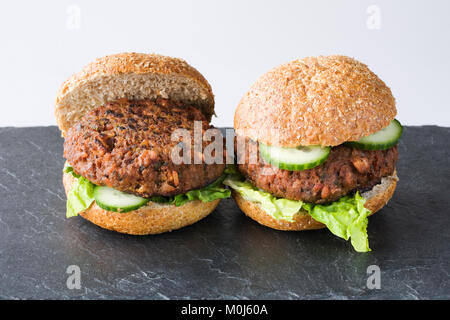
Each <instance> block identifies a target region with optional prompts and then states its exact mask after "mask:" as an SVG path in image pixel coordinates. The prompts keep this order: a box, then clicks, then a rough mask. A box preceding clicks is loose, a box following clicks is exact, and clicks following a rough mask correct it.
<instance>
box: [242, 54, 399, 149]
mask: <svg viewBox="0 0 450 320" xmlns="http://www.w3.org/2000/svg"><path fill="white" fill-rule="evenodd" d="M396 114H397V110H396V108H395V99H394V97H393V96H392V93H391V90H390V89H389V88H388V87H387V86H386V84H385V83H384V82H383V81H382V80H381V79H380V78H378V76H377V75H376V74H375V73H373V72H372V71H371V70H369V68H368V67H367V66H366V65H365V64H363V63H361V62H359V61H356V60H355V59H352V58H350V57H346V56H320V57H309V58H304V59H301V60H295V61H291V62H289V63H286V64H283V65H280V66H278V67H275V68H273V69H272V70H270V71H269V72H267V73H266V74H264V75H262V76H261V77H260V78H259V79H258V80H257V81H256V82H255V83H254V84H253V85H252V87H251V88H250V90H249V91H248V92H247V94H246V95H245V96H244V97H243V98H242V99H241V101H240V102H239V105H238V107H237V109H236V113H235V116H234V129H235V130H236V134H237V135H239V136H243V137H249V138H250V139H252V140H254V141H260V142H264V143H265V144H269V145H277V146H282V147H295V146H307V145H322V146H337V145H340V144H342V143H344V142H345V141H356V140H359V139H360V138H362V137H365V136H368V135H370V134H372V133H375V132H377V131H379V130H381V129H382V128H384V127H386V126H387V125H389V123H390V122H391V121H392V120H393V119H394V117H395V115H396Z"/></svg>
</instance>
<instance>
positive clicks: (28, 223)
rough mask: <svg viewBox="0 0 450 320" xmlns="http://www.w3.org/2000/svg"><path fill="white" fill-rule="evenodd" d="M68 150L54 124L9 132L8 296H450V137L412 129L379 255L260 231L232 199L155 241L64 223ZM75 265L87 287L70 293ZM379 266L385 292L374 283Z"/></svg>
mask: <svg viewBox="0 0 450 320" xmlns="http://www.w3.org/2000/svg"><path fill="white" fill-rule="evenodd" d="M62 143H63V140H62V138H61V137H60V134H59V131H58V129H57V128H56V127H33V128H0V199H1V201H0V298H3V299H9V298H26V299H28V298H33V299H47V298H52V299H66V298H86V299H98V298H99V299H104V298H109V299H116V298H120V299H122V298H125V299H127V298H148V299H185V298H200V299H202V298H208V299H235V298H236V299H247V298H249V299H321V298H325V299H328V298H330V299H347V298H361V299H378V298H387V299H416V298H419V299H427V298H432V299H437V298H440V299H449V298H450V281H449V279H450V277H449V266H450V245H449V244H450V236H449V226H450V215H449V214H450V212H449V208H450V191H449V190H450V148H449V146H450V128H442V127H435V126H425V127H406V128H405V130H404V135H403V138H402V140H401V142H400V144H399V153H400V160H399V162H398V165H397V171H398V175H399V177H400V181H399V184H398V188H397V191H396V193H395V195H394V198H393V199H392V200H391V202H389V204H388V205H387V206H386V207H385V208H384V209H383V210H382V211H380V212H379V213H377V214H376V215H374V216H373V217H371V218H370V222H369V227H368V232H369V240H370V246H371V248H372V250H373V251H372V252H370V253H357V252H355V251H353V249H352V247H351V245H350V243H348V242H346V241H343V240H341V239H338V238H336V237H335V236H333V235H332V234H331V233H330V232H329V231H327V230H317V231H307V232H282V231H276V230H271V229H268V228H266V227H263V226H260V225H259V224H257V223H256V222H254V221H252V220H250V219H248V218H247V217H245V216H244V214H243V213H242V212H240V211H239V209H238V208H237V206H236V205H235V203H234V202H233V200H231V199H228V200H225V201H222V202H221V204H220V205H219V207H218V209H216V211H214V212H213V213H212V214H211V215H210V216H208V217H207V218H205V219H204V220H202V221H200V222H198V223H196V224H194V225H192V226H190V227H186V228H184V229H181V230H178V231H174V232H171V233H167V234H162V235H157V236H128V235H122V234H119V233H115V232H111V231H107V230H103V229H100V228H99V227H97V226H95V225H93V224H91V223H89V222H87V221H85V220H84V219H82V218H81V217H76V218H71V219H66V218H65V194H64V191H63V187H62V181H61V169H62V167H63V163H64V159H63V158H62ZM69 265H77V266H79V267H80V270H81V289H72V290H70V289H68V288H67V285H66V281H67V278H68V277H69V274H67V273H66V270H67V267H68V266H69ZM370 265H377V266H379V267H380V270H381V289H372V290H370V289H368V288H367V286H366V282H367V277H368V274H367V268H368V266H370Z"/></svg>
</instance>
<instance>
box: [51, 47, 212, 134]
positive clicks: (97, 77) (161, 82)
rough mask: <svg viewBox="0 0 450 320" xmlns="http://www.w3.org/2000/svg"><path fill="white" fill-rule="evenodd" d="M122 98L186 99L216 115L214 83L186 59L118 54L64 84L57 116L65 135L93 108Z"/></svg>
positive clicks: (102, 59) (99, 60)
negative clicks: (211, 84)
mask: <svg viewBox="0 0 450 320" xmlns="http://www.w3.org/2000/svg"><path fill="white" fill-rule="evenodd" d="M122 98H126V99H129V100H144V99H149V100H155V99H157V98H165V99H171V100H175V101H179V102H183V103H186V104H190V105H193V106H195V107H198V108H199V109H200V110H201V111H202V112H203V113H204V114H205V116H206V118H207V119H208V121H210V120H211V117H212V115H213V114H214V95H213V93H212V89H211V86H210V85H209V83H208V81H207V80H206V79H205V78H204V77H203V76H202V75H201V74H200V72H198V71H197V70H196V69H195V68H193V67H192V66H190V65H189V64H187V63H186V62H185V61H184V60H181V59H177V58H172V57H166V56H162V55H158V54H144V53H119V54H114V55H109V56H106V57H102V58H99V59H97V60H95V61H94V62H92V63H90V64H88V65H87V66H86V67H84V68H83V69H82V70H81V71H80V72H78V73H76V74H74V75H72V76H71V77H70V78H69V79H68V80H66V81H65V82H64V83H63V84H62V85H61V87H60V89H59V90H58V94H57V98H56V102H55V117H56V122H57V124H58V126H59V128H60V130H61V132H62V135H63V136H65V134H66V132H67V130H68V129H69V128H70V127H71V126H72V125H73V124H74V123H76V122H77V120H78V119H79V118H81V117H82V116H83V115H84V114H85V113H86V112H88V111H89V110H90V109H92V108H94V107H98V106H101V105H104V104H105V103H106V102H112V101H115V100H118V99H122Z"/></svg>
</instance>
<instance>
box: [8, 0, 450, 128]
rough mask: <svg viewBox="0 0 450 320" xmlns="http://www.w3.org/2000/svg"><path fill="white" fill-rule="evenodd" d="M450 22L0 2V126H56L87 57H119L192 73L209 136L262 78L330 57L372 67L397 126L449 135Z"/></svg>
mask: <svg viewBox="0 0 450 320" xmlns="http://www.w3.org/2000/svg"><path fill="white" fill-rule="evenodd" d="M373 5H375V6H376V7H375V9H379V10H380V14H381V15H380V18H381V19H380V20H376V17H375V16H374V14H376V13H374V11H373V9H370V8H373ZM371 6H372V7H371ZM368 8H369V9H368ZM78 11H79V13H80V15H79V19H78V18H77V17H78V15H77V13H78ZM449 16H450V1H447V0H443V1H437V0H435V1H430V0H429V1H411V0H410V1H399V0H397V1H381V0H371V1H365V0H354V1H351V0H348V1H344V0H343V1H333V0H330V1H312V0H311V1H299V0H297V1H295V0H291V1H287V0H282V1H280V0H278V1H245V0H240V1H234V0H226V1H221V2H219V1H212V0H209V1H207V0H205V1H200V0H199V1H186V0H185V1H181V0H180V1H131V0H127V1H106V0H102V1H93V0H90V1H81V0H79V1H77V0H72V1H56V0H55V1H7V2H6V1H2V2H1V4H0V35H1V37H0V45H1V50H0V70H1V73H2V74H1V77H0V88H1V93H2V94H1V100H0V101H1V104H0V105H1V110H2V112H1V114H0V126H34V125H53V124H55V120H54V117H53V102H54V99H55V95H56V91H57V89H58V87H59V85H60V84H61V83H62V82H63V81H64V80H65V79H66V78H68V77H69V76H70V75H71V74H72V73H74V72H77V71H78V70H79V69H81V68H82V67H83V66H84V65H86V64H87V63H89V62H90V61H91V60H93V59H94V58H96V57H99V56H103V55H107V54H111V53H117V52H123V51H136V52H157V53H161V54H165V55H170V56H175V57H181V58H184V59H185V60H186V61H188V62H189V63H190V64H191V65H193V66H194V67H196V68H197V69H198V70H199V71H200V72H201V73H203V75H204V76H205V77H206V78H207V79H208V80H209V82H210V83H211V85H212V88H213V91H214V94H215V96H216V113H217V116H218V117H217V118H214V119H213V124H215V125H217V126H232V124H233V113H234V109H235V107H236V105H237V103H238V101H239V99H240V98H241V96H242V95H243V94H244V93H245V92H246V90H247V89H248V88H249V86H250V85H251V84H252V83H253V82H254V81H255V80H256V78H257V77H258V76H260V75H261V74H263V73H265V72H266V71H268V70H269V69H271V68H272V67H274V66H276V65H278V64H281V63H285V62H288V61H290V60H293V59H295V58H301V57H305V56H311V55H328V54H345V55H349V56H352V57H355V58H357V59H359V60H361V61H363V62H365V63H366V64H368V65H369V67H370V68H371V69H372V70H373V71H374V72H375V73H377V74H378V75H379V76H380V78H381V79H383V80H384V81H385V82H386V83H387V84H388V85H389V86H390V87H391V89H392V92H393V94H394V96H395V97H396V99H397V108H398V113H399V114H398V116H397V118H398V119H399V120H400V121H401V122H402V123H404V124H408V125H421V124H437V125H444V126H450V105H449V102H448V101H449V100H448V95H449V91H450V90H449V89H450V82H449V75H450V18H449ZM374 17H375V20H373V19H374ZM377 21H379V22H380V23H379V24H377ZM377 26H379V27H380V28H379V29H376V27H377ZM374 27H375V29H373V28H374Z"/></svg>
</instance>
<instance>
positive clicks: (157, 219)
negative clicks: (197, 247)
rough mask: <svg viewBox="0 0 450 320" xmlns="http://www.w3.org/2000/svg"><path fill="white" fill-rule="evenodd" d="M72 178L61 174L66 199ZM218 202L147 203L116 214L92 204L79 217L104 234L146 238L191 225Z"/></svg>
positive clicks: (73, 181)
mask: <svg viewBox="0 0 450 320" xmlns="http://www.w3.org/2000/svg"><path fill="white" fill-rule="evenodd" d="M74 183H75V178H74V177H73V176H72V175H71V174H69V173H64V175H63V184H64V189H65V192H66V195H67V194H68V193H69V191H70V190H71V189H72V186H73V185H74ZM219 202H220V199H217V200H214V201H211V202H202V201H200V200H196V201H189V202H187V203H186V204H184V205H182V206H179V207H177V206H175V205H166V204H159V203H155V202H151V201H150V202H148V204H146V205H144V206H142V207H141V208H139V209H137V210H133V211H130V212H125V213H119V212H112V211H107V210H104V209H102V208H100V207H99V206H98V205H97V204H96V203H95V201H94V202H93V203H92V205H91V206H90V207H89V208H88V209H86V210H85V211H82V212H80V213H79V215H80V216H82V217H83V218H85V219H86V220H89V221H90V222H92V223H94V224H96V225H98V226H100V227H102V228H104V229H108V230H113V231H117V232H120V233H127V234H133V235H147V234H158V233H163V232H168V231H172V230H176V229H180V228H182V227H185V226H188V225H191V224H193V223H195V222H197V221H199V220H201V219H203V218H204V217H206V216H207V215H208V214H210V213H211V212H212V211H213V210H214V209H215V208H216V207H217V205H218V204H219Z"/></svg>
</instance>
